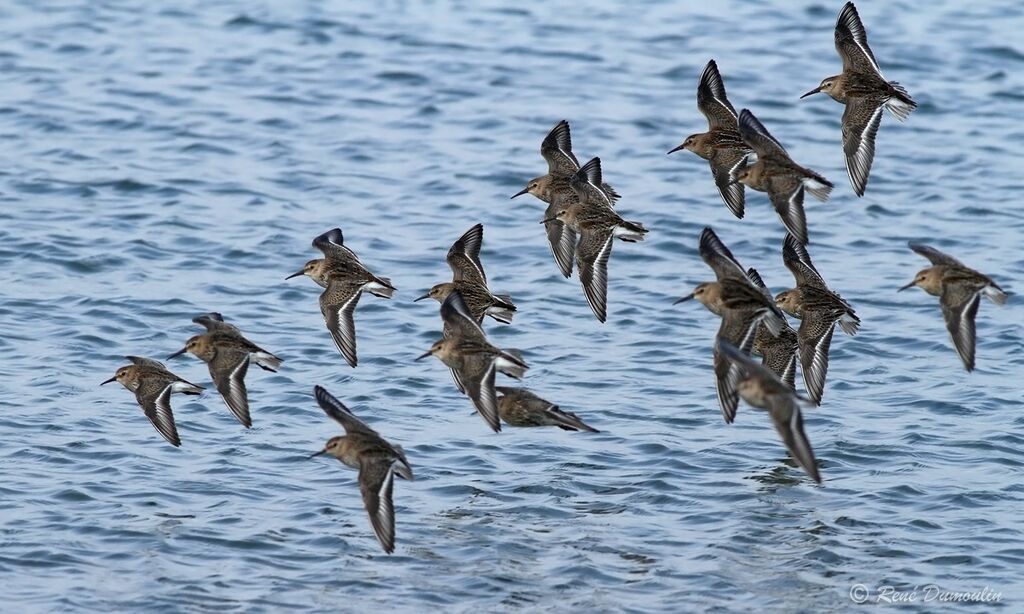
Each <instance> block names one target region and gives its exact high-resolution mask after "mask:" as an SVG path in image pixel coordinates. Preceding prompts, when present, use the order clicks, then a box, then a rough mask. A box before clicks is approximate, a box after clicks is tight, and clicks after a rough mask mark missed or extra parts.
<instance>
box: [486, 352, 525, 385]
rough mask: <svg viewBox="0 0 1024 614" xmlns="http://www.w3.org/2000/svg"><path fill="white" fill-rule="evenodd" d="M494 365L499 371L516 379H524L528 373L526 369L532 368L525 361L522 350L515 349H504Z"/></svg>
mask: <svg viewBox="0 0 1024 614" xmlns="http://www.w3.org/2000/svg"><path fill="white" fill-rule="evenodd" d="M494 366H495V368H497V369H498V371H501V372H502V373H504V374H505V375H507V376H509V377H514V378H516V379H523V376H524V375H526V370H527V369H529V368H530V366H529V365H528V364H526V362H524V361H523V354H522V352H520V351H519V350H514V349H507V350H502V352H501V354H500V355H499V356H498V358H497V359H496V360H495V361H494Z"/></svg>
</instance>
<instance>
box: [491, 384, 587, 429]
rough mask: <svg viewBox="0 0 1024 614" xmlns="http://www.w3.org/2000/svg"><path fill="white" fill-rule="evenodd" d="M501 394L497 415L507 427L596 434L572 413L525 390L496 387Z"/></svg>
mask: <svg viewBox="0 0 1024 614" xmlns="http://www.w3.org/2000/svg"><path fill="white" fill-rule="evenodd" d="M495 390H497V391H498V392H499V393H501V395H502V396H500V397H498V415H500V416H501V419H502V420H504V421H505V424H508V425H509V426H557V427H558V428H560V429H564V430H566V431H590V432H591V433H598V432H600V431H598V430H597V429H595V428H594V427H592V426H589V425H587V424H585V423H584V422H583V420H581V419H580V417H579V416H577V415H576V414H574V413H572V412H568V411H565V410H562V409H559V408H558V406H557V405H555V404H554V403H551V402H549V401H545V400H544V399H542V398H540V397H539V396H537V395H535V394H533V393H532V392H530V391H529V390H527V389H525V388H507V387H505V386H496V387H495Z"/></svg>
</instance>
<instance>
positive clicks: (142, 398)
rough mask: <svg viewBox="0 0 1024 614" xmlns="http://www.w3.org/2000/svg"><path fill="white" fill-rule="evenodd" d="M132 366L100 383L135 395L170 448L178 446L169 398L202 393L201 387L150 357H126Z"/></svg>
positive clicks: (179, 440)
mask: <svg viewBox="0 0 1024 614" xmlns="http://www.w3.org/2000/svg"><path fill="white" fill-rule="evenodd" d="M126 358H127V359H128V360H130V361H131V362H132V364H130V365H127V366H124V367H121V368H120V369H118V370H117V373H115V374H114V377H112V378H110V379H108V380H106V381H105V382H103V383H102V384H100V385H101V386H102V385H103V384H109V383H110V382H115V381H116V382H119V383H120V384H121V385H122V386H124V387H125V388H127V389H128V390H131V391H132V392H134V393H135V400H136V401H138V403H139V407H141V408H142V411H143V412H145V414H146V417H147V418H149V421H150V422H152V423H153V426H154V427H156V430H157V432H158V433H160V435H162V436H163V438H164V439H166V440H167V441H168V442H170V444H171V445H172V446H180V445H181V438H180V437H178V428H177V427H176V426H175V425H174V413H172V412H171V395H172V394H174V393H181V394H201V393H202V392H203V387H202V386H196V385H195V384H193V383H191V382H187V381H185V380H183V379H181V378H180V377H178V376H177V375H175V374H173V373H171V372H170V371H168V370H167V367H165V366H164V365H163V364H162V363H160V362H157V361H155V360H153V359H150V358H141V357H139V356H127V357H126Z"/></svg>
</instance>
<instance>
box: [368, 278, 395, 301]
mask: <svg viewBox="0 0 1024 614" xmlns="http://www.w3.org/2000/svg"><path fill="white" fill-rule="evenodd" d="M364 287H365V288H366V290H367V291H368V292H369V293H370V294H372V295H374V296H379V297H381V298H391V297H392V296H394V294H395V287H394V286H392V285H391V280H390V279H388V278H387V277H376V276H375V277H374V278H373V280H372V281H370V283H368V284H366V286H364Z"/></svg>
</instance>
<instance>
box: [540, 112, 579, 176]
mask: <svg viewBox="0 0 1024 614" xmlns="http://www.w3.org/2000/svg"><path fill="white" fill-rule="evenodd" d="M540 155H542V156H544V159H545V160H547V163H548V173H550V174H552V175H572V174H573V173H575V172H576V170H577V169H579V167H580V162H579V160H577V159H576V156H575V155H573V153H572V136H571V134H570V132H569V122H567V121H565V120H564V119H563V120H562V121H560V122H558V123H557V124H555V127H554V128H552V129H551V132H549V133H548V135H547V136H546V137H544V141H543V142H542V143H541V144H540Z"/></svg>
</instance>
